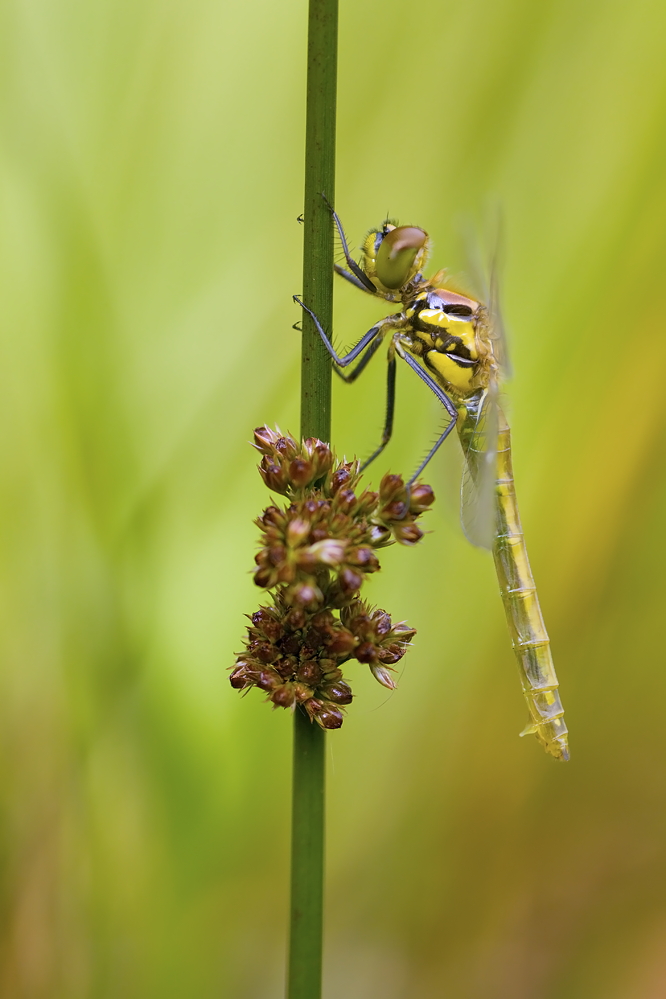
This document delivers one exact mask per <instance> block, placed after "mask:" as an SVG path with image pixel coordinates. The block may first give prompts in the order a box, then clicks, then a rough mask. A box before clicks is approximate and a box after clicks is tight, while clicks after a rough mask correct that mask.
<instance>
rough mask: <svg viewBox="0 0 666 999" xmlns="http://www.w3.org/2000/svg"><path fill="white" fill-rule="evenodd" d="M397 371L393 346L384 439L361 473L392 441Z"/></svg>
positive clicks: (388, 368)
mask: <svg viewBox="0 0 666 999" xmlns="http://www.w3.org/2000/svg"><path fill="white" fill-rule="evenodd" d="M368 353H369V351H368ZM364 360H365V358H364ZM395 369H396V364H395V351H394V348H393V345H391V347H390V349H389V359H388V367H387V370H386V417H385V419H384V430H383V431H382V439H381V443H380V445H379V447H378V448H376V449H375V450H374V451H373V452H372V454H371V455H370V457H369V458H366V460H365V461H364V462H363V464H362V465H361V471H364V470H365V469H366V468H367V467H368V465H369V464H370V462H372V461H374V460H375V458H377V457H378V456H379V455H380V454H381V453H382V451H383V450H384V448H385V447H386V445H387V444H388V442H389V441H390V440H391V435H392V433H393V414H394V413H395Z"/></svg>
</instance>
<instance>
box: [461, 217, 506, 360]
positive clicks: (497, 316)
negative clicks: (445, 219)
mask: <svg viewBox="0 0 666 999" xmlns="http://www.w3.org/2000/svg"><path fill="white" fill-rule="evenodd" d="M489 214H491V216H492V217H491V219H490V221H489V222H488V223H487V225H486V226H485V229H486V237H485V239H484V240H483V243H484V245H485V246H490V247H492V250H491V251H490V252H489V253H488V254H487V257H486V259H485V260H484V255H483V254H482V252H481V247H480V243H479V237H478V234H477V231H476V229H475V227H474V226H473V225H472V223H471V222H470V221H469V220H460V222H459V226H460V231H461V235H462V241H463V247H464V255H465V259H466V261H467V269H468V270H469V277H470V281H471V286H472V289H473V294H474V295H475V297H476V298H477V300H478V301H479V302H485V303H486V306H487V310H488V335H489V337H490V340H491V342H492V346H493V354H494V355H495V360H496V361H497V363H498V365H499V369H500V373H501V376H502V378H509V377H510V376H511V362H510V360H509V351H508V348H507V337H506V327H505V325H504V319H503V318H502V308H501V303H500V284H501V282H500V271H501V267H502V256H503V246H504V233H503V225H502V217H501V213H500V210H499V208H496V209H495V210H494V211H492V213H489Z"/></svg>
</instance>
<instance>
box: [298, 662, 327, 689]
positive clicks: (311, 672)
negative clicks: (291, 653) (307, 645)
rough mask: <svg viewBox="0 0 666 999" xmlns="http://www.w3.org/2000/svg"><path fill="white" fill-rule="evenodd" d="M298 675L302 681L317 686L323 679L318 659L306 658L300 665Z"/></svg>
mask: <svg viewBox="0 0 666 999" xmlns="http://www.w3.org/2000/svg"><path fill="white" fill-rule="evenodd" d="M296 675H297V677H298V679H299V681H300V682H301V683H307V684H308V686H310V687H316V686H317V684H318V683H319V682H320V680H321V669H320V666H319V663H318V662H317V660H316V659H306V661H305V662H304V663H301V664H300V666H299V667H298V672H297V674H296Z"/></svg>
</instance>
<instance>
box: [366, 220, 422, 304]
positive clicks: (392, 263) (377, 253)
mask: <svg viewBox="0 0 666 999" xmlns="http://www.w3.org/2000/svg"><path fill="white" fill-rule="evenodd" d="M429 253H430V237H429V236H428V233H427V232H425V231H424V230H423V229H419V228H417V227H416V226H411V225H401V226H396V225H394V224H393V222H390V221H388V220H387V221H386V222H384V224H383V226H382V228H381V229H373V230H371V232H369V233H368V235H367V236H366V238H365V241H364V243H363V262H362V267H363V270H364V271H365V273H366V274H367V275H368V277H369V278H370V279H371V280H372V282H373V283H374V284H375V285H376V286H377V288H378V289H379V291H380V292H382V291H383V292H386V293H389V294H390V293H393V292H395V291H398V290H399V289H400V288H404V286H405V285H406V284H409V282H410V281H411V280H412V278H414V277H415V276H416V275H417V274H418V272H419V271H420V270H422V269H423V267H425V264H426V262H427V260H428V255H429Z"/></svg>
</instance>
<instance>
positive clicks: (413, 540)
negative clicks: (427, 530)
mask: <svg viewBox="0 0 666 999" xmlns="http://www.w3.org/2000/svg"><path fill="white" fill-rule="evenodd" d="M392 527H393V535H394V537H395V540H396V541H397V542H399V544H401V545H415V544H417V543H418V542H419V541H420V540H421V538H422V537H423V531H422V530H421V529H420V528H419V527H417V526H416V524H414V523H413V522H411V521H408V522H407V523H404V524H394V525H392Z"/></svg>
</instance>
